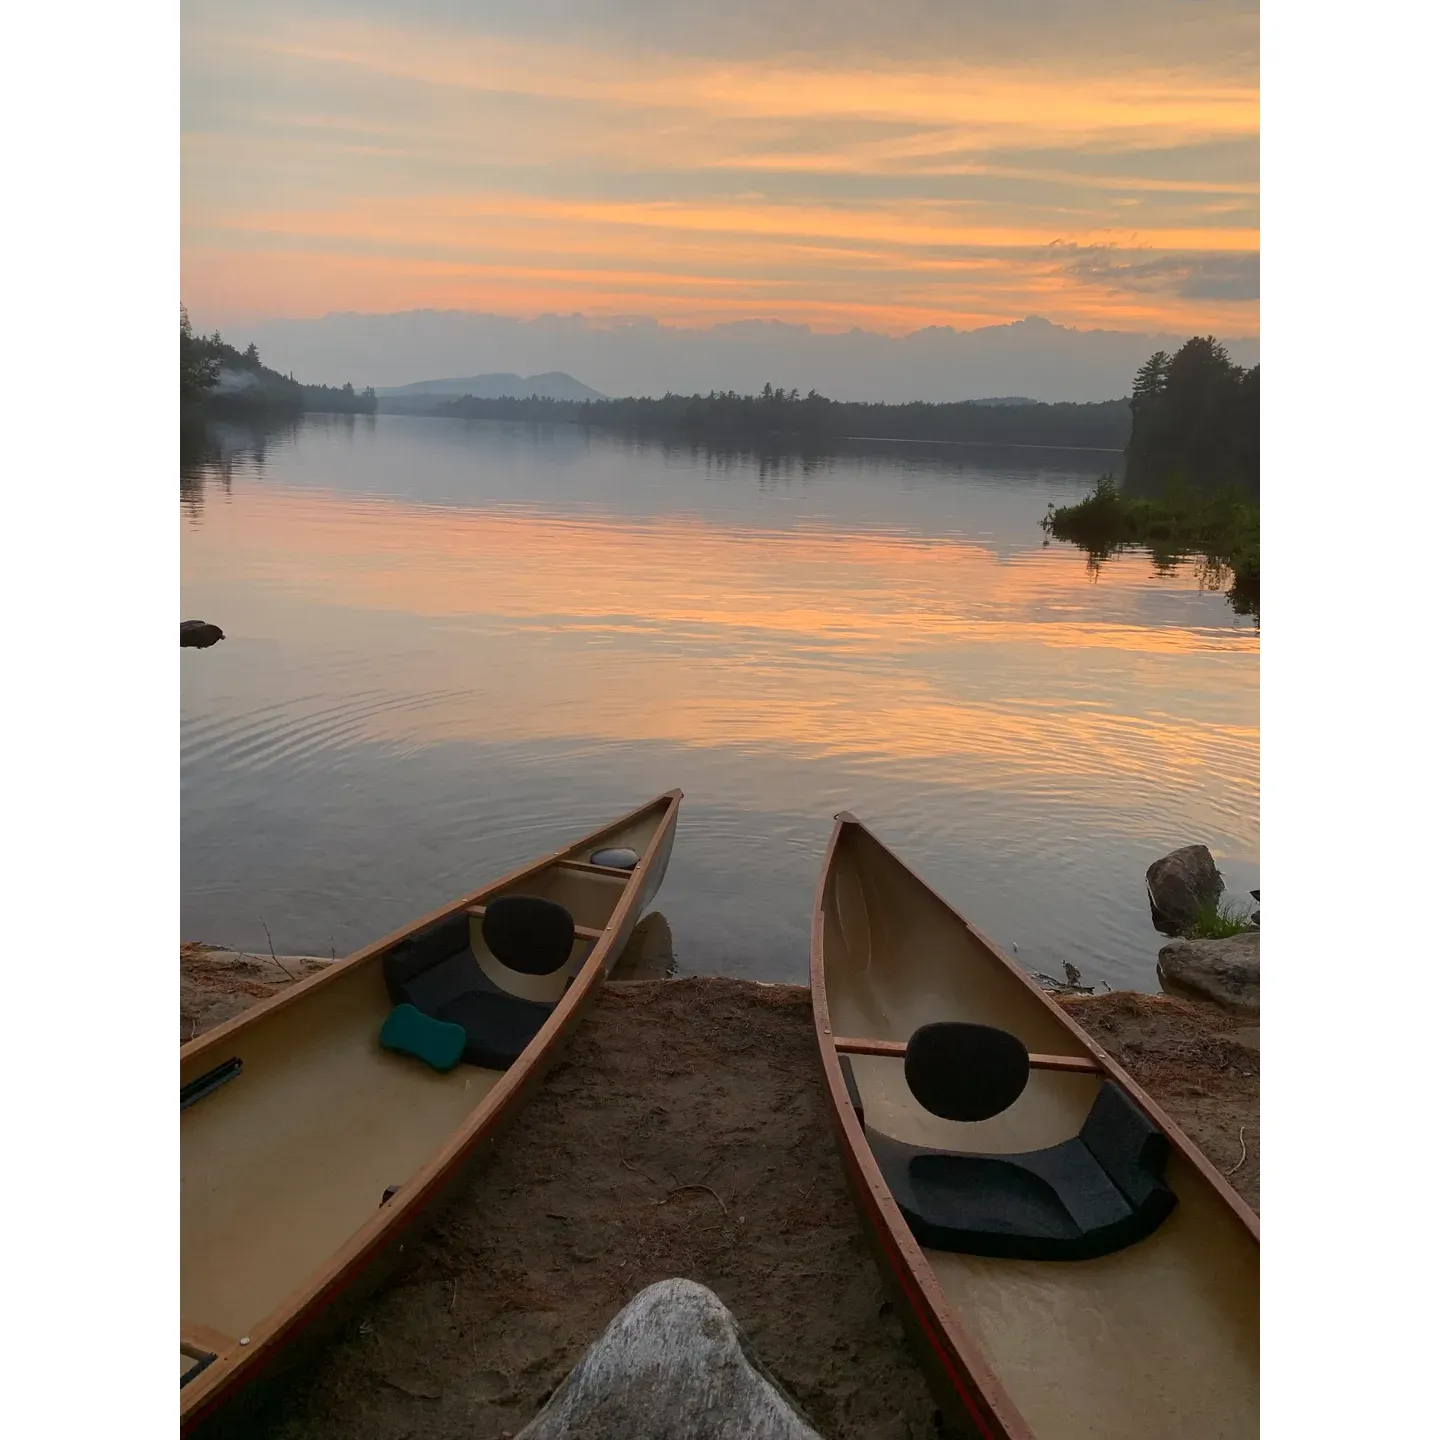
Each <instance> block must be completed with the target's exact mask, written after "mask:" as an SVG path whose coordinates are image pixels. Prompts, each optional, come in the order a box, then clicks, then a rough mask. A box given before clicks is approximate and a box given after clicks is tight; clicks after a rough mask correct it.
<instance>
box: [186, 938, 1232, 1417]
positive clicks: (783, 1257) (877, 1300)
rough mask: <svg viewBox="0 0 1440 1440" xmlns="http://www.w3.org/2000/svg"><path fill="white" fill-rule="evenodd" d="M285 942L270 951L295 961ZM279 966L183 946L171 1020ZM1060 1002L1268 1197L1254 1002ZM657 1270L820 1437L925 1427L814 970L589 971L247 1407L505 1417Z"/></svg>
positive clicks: (211, 1017) (196, 1022)
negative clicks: (419, 1230) (385, 1281)
mask: <svg viewBox="0 0 1440 1440" xmlns="http://www.w3.org/2000/svg"><path fill="white" fill-rule="evenodd" d="M656 918H658V917H656ZM662 923H663V922H662ZM662 940H663V937H660V938H659V939H657V933H656V930H655V928H654V927H653V926H652V927H651V928H650V929H649V930H648V931H646V932H645V933H643V934H641V933H638V932H637V937H636V941H634V942H632V949H633V951H634V956H638V955H640V954H641V952H642V951H643V952H644V953H646V954H647V955H648V957H649V960H650V962H651V963H650V965H649V967H648V968H649V969H650V970H651V971H652V973H653V970H654V968H655V964H656V963H657V956H658V957H660V959H662V960H663V955H662V953H661V952H662V951H663V949H664V947H663V944H662V943H661V941H662ZM217 954H218V955H220V957H221V958H219V959H217V958H215V957H216V956H217ZM634 956H632V958H634ZM298 958H300V957H284V956H282V957H280V960H281V962H283V963H284V967H285V968H288V969H290V970H296V971H298V969H299V968H300V967H299V965H298V964H297V959H298ZM311 963H312V964H314V965H319V964H321V963H323V962H322V961H320V960H314V961H312V962H311ZM246 965H252V966H256V967H258V968H256V969H253V970H247V969H244V968H241V967H243V966H246ZM275 967H276V962H273V961H271V959H270V957H269V956H268V955H267V956H266V957H264V959H263V961H262V960H261V959H260V958H259V957H254V956H250V957H240V958H239V959H236V958H234V957H231V956H228V955H227V954H226V953H225V952H215V951H213V950H209V949H208V948H207V947H188V954H187V953H186V952H182V957H181V974H182V1021H181V1035H182V1039H183V1038H188V1037H189V1033H190V1030H191V1029H192V1028H196V1029H197V1033H198V1031H199V1030H203V1029H205V1028H208V1026H209V1025H210V1024H214V1023H218V1021H219V1019H221V1018H224V1013H234V1011H235V1010H236V1009H240V1008H243V1007H244V1006H245V1005H247V1004H250V1003H253V1002H254V1000H255V999H258V998H261V996H260V995H259V994H258V993H254V992H255V991H257V990H262V991H267V992H268V993H273V991H274V989H275V988H278V986H279V985H283V984H285V983H288V981H286V979H285V978H284V975H283V973H281V970H280V969H278V968H275ZM642 968H643V967H642ZM662 973H663V968H662ZM1062 1003H1063V1004H1065V1005H1066V1007H1067V1009H1069V1010H1070V1012H1071V1013H1072V1014H1074V1015H1075V1016H1076V1018H1077V1019H1078V1020H1079V1021H1080V1023H1081V1024H1082V1025H1084V1026H1085V1027H1086V1028H1087V1029H1088V1030H1089V1031H1090V1033H1091V1034H1093V1035H1094V1036H1095V1038H1096V1039H1097V1040H1099V1041H1100V1042H1101V1043H1102V1044H1103V1045H1105V1046H1106V1047H1107V1048H1108V1049H1110V1050H1111V1051H1112V1053H1114V1054H1115V1055H1116V1056H1117V1058H1118V1059H1120V1061H1121V1062H1122V1063H1123V1064H1124V1065H1125V1066H1126V1067H1127V1068H1129V1069H1130V1070H1131V1072H1132V1073H1133V1074H1134V1075H1135V1077H1136V1078H1137V1080H1139V1082H1140V1083H1141V1084H1142V1085H1143V1086H1145V1087H1146V1088H1147V1089H1148V1090H1150V1092H1151V1093H1152V1094H1153V1095H1155V1097H1156V1098H1157V1099H1158V1100H1160V1102H1161V1103H1162V1104H1163V1105H1165V1107H1166V1108H1167V1109H1168V1110H1169V1111H1170V1113H1171V1114H1172V1115H1173V1116H1174V1118H1175V1119H1176V1120H1177V1122H1178V1123H1180V1124H1181V1125H1182V1126H1183V1127H1184V1128H1185V1129H1186V1130H1187V1131H1188V1132H1189V1133H1190V1134H1191V1135H1192V1137H1193V1138H1194V1139H1195V1140H1196V1142H1197V1143H1198V1144H1199V1145H1200V1147H1201V1149H1203V1150H1204V1151H1205V1152H1206V1153H1207V1154H1208V1155H1209V1157H1210V1158H1211V1160H1212V1161H1213V1162H1214V1163H1215V1164H1216V1165H1217V1166H1218V1167H1219V1168H1220V1169H1221V1170H1222V1171H1227V1170H1230V1169H1231V1168H1232V1167H1233V1166H1235V1164H1236V1161H1237V1160H1238V1159H1239V1156H1240V1133H1239V1132H1240V1127H1241V1126H1244V1127H1245V1161H1244V1163H1243V1164H1242V1165H1240V1166H1239V1168H1238V1169H1236V1170H1235V1173H1234V1174H1233V1175H1232V1176H1231V1179H1232V1182H1233V1183H1235V1184H1236V1185H1237V1188H1239V1189H1240V1190H1241V1193H1242V1194H1245V1195H1246V1197H1247V1198H1248V1199H1249V1200H1250V1201H1251V1203H1252V1204H1257V1205H1258V1199H1259V1130H1258V1096H1259V1053H1258V1033H1254V1034H1252V1032H1255V1030H1256V1027H1255V1026H1254V1024H1253V1022H1247V1021H1245V1020H1244V1019H1242V1018H1239V1017H1233V1016H1230V1015H1228V1014H1227V1013H1226V1012H1224V1011H1221V1010H1218V1009H1216V1008H1215V1007H1212V1006H1208V1005H1200V1004H1194V1003H1192V1002H1188V1001H1184V1000H1177V999H1171V998H1169V997H1164V996H1149V995H1135V994H1125V993H1117V994H1108V995H1098V996H1074V997H1067V998H1065V999H1064V1000H1063V1001H1062ZM1252 1044H1253V1047H1254V1048H1251V1047H1252ZM669 1276H685V1277H688V1278H690V1279H693V1280H698V1281H699V1282H700V1283H702V1284H704V1285H707V1286H709V1287H710V1288H711V1289H712V1290H714V1291H715V1293H716V1294H718V1295H719V1296H720V1298H721V1299H722V1300H723V1301H724V1302H725V1303H726V1304H727V1305H728V1306H729V1307H730V1308H731V1310H732V1311H733V1312H734V1313H735V1315H736V1316H737V1318H738V1319H739V1321H740V1323H741V1324H742V1325H743V1326H744V1327H745V1329H746V1330H747V1331H748V1332H749V1335H750V1337H751V1339H752V1340H753V1342H754V1345H755V1348H756V1350H757V1352H758V1354H759V1356H760V1358H761V1360H762V1361H763V1363H764V1364H765V1365H766V1366H767V1367H768V1368H769V1369H770V1370H771V1371H772V1373H774V1375H775V1376H776V1378H777V1379H778V1380H779V1381H780V1383H781V1384H782V1385H783V1386H784V1387H785V1389H786V1390H787V1391H788V1392H789V1393H790V1394H791V1395H792V1396H793V1397H794V1398H795V1400H796V1401H797V1402H798V1403H799V1405H800V1406H801V1407H802V1408H803V1410H804V1411H805V1413H806V1415H807V1417H808V1418H809V1419H810V1421H811V1422H812V1423H813V1424H814V1425H815V1426H816V1427H817V1428H818V1429H819V1430H820V1432H821V1433H822V1434H824V1435H826V1436H828V1437H832V1440H849V1437H857V1440H858V1437H865V1440H903V1437H910V1440H921V1437H936V1436H938V1435H939V1433H940V1432H939V1431H937V1430H936V1428H935V1420H934V1405H933V1402H932V1401H931V1400H930V1397H929V1395H928V1393H927V1391H926V1389H925V1386H924V1382H923V1380H922V1378H921V1375H920V1372H919V1370H918V1368H917V1367H916V1365H915V1362H914V1360H913V1359H912V1357H911V1355H910V1353H909V1351H908V1349H907V1347H906V1344H905V1341H904V1339H903V1336H902V1333H901V1330H900V1326H899V1323H898V1321H897V1319H896V1317H895V1316H894V1314H893V1313H892V1312H891V1309H890V1306H889V1304H888V1303H887V1301H886V1299H885V1295H884V1293H883V1291H882V1289H881V1285H880V1280H879V1276H878V1274H877V1272H876V1270H875V1267H874V1264H873V1262H872V1260H871V1258H870V1254H869V1251H868V1249H867V1246H866V1242H865V1239H864V1236H863V1234H862V1232H861V1229H860V1224H859V1221H858V1218H857V1217H856V1214H855V1211H854V1207H853V1204H852V1202H851V1200H850V1198H849V1195H848V1193H847V1191H846V1188H845V1183H844V1178H843V1173H842V1170H841V1165H840V1160H839V1156H838V1153H837V1151H836V1148H835V1144H834V1141H833V1138H832V1135H831V1131H830V1125H829V1121H828V1119H827V1118H826V1115H825V1111H824V1100H823V1095H822V1091H821V1084H820V1072H819V1067H818V1065H817V1064H816V1063H815V1055H814V1038H813V1030H812V1028H811V1021H810V1005H809V993H808V991H806V990H804V989H803V988H800V987H794V986H761V985H756V984H753V983H751V982H746V981H737V980H725V979H710V978H689V979H678V980H668V981H657V982H653V983H643V984H642V983H636V982H634V981H629V982H626V983H622V984H612V985H607V986H606V987H604V989H603V991H602V992H601V994H600V995H599V997H598V998H597V1000H596V1002H595V1004H594V1006H593V1007H592V1009H591V1011H590V1013H589V1015H587V1017H586V1018H585V1019H584V1021H582V1023H581V1026H580V1028H579V1029H578V1030H577V1032H576V1035H575V1038H574V1041H573V1043H572V1045H571V1047H570V1049H569V1051H568V1053H567V1055H566V1056H565V1057H564V1058H563V1059H562V1060H561V1061H560V1062H559V1063H558V1064H557V1066H556V1068H555V1069H554V1070H553V1071H552V1072H551V1074H550V1076H549V1078H548V1079H547V1080H546V1082H545V1084H544V1086H543V1087H542V1089H541V1090H540V1092H539V1093H538V1095H537V1096H536V1098H535V1100H534V1101H533V1102H532V1104H531V1105H530V1106H529V1108H528V1109H527V1110H526V1112H525V1114H524V1116H523V1117H522V1119H521V1120H520V1122H519V1124H518V1125H517V1127H516V1129H515V1130H514V1131H513V1132H512V1133H511V1136H510V1137H509V1138H508V1140H507V1142H506V1143H505V1144H503V1145H502V1146H501V1147H500V1149H499V1151H498V1152H497V1154H496V1156H495V1158H494V1160H493V1162H492V1163H491V1164H490V1165H489V1166H488V1167H487V1168H486V1169H485V1170H484V1171H483V1172H481V1173H480V1174H479V1175H477V1176H476V1177H475V1178H474V1179H473V1180H472V1181H471V1182H470V1184H469V1186H468V1187H467V1189H466V1190H465V1191H464V1192H463V1193H462V1194H461V1196H460V1198H459V1199H458V1200H457V1201H456V1203H455V1204H454V1206H453V1207H452V1208H451V1209H450V1210H449V1211H448V1212H447V1213H446V1215H445V1216H444V1217H443V1218H442V1220H441V1221H440V1223H439V1224H438V1225H437V1227H436V1228H435V1229H434V1230H432V1231H431V1232H430V1234H429V1235H427V1236H426V1237H425V1239H424V1240H423V1241H422V1242H421V1243H420V1244H419V1245H418V1246H415V1247H414V1253H413V1254H411V1255H408V1256H407V1257H406V1260H405V1263H404V1267H403V1269H402V1270H401V1272H400V1273H399V1275H398V1276H397V1277H396V1279H395V1280H394V1281H393V1283H392V1284H391V1285H390V1286H389V1287H388V1288H387V1289H385V1290H384V1291H383V1292H381V1293H380V1294H378V1295H377V1296H375V1297H374V1298H373V1299H372V1300H371V1301H370V1302H368V1304H367V1305H366V1306H365V1307H364V1308H363V1309H362V1311H361V1312H360V1313H359V1315H358V1317H357V1318H356V1319H355V1320H353V1321H352V1322H351V1324H350V1325H349V1327H348V1329H347V1330H346V1331H345V1332H344V1333H342V1334H341V1335H340V1336H339V1337H338V1338H337V1339H336V1340H335V1342H334V1343H333V1344H332V1345H330V1346H329V1347H328V1348H327V1349H326V1350H325V1351H324V1352H323V1354H322V1355H321V1356H320V1357H319V1358H318V1359H317V1360H316V1361H315V1362H314V1363H313V1364H312V1365H311V1366H310V1367H309V1368H308V1369H307V1370H305V1371H303V1372H302V1373H300V1374H299V1375H298V1376H297V1377H296V1378H295V1380H294V1381H293V1382H292V1383H291V1384H290V1385H289V1387H288V1388H287V1389H286V1391H285V1392H284V1394H283V1397H282V1399H281V1401H280V1404H279V1408H278V1410H277V1411H276V1413H275V1414H274V1415H272V1416H271V1417H270V1419H269V1421H268V1422H267V1423H266V1425H265V1426H264V1427H263V1430H262V1431H261V1432H259V1433H264V1434H268V1435H269V1436H272V1437H275V1440H329V1437H341V1436H344V1437H346V1440H401V1437H412V1440H439V1437H456V1440H458V1437H462V1436H463V1437H465V1440H501V1437H509V1436H511V1435H513V1434H514V1433H515V1432H516V1431H518V1430H519V1429H521V1428H522V1427H523V1425H524V1424H525V1423H526V1422H527V1421H528V1420H529V1419H530V1418H531V1417H532V1416H533V1415H534V1413H535V1411H536V1410H537V1409H538V1408H539V1406H540V1405H541V1404H542V1403H543V1401H544V1400H545V1398H546V1397H547V1396H548V1395H549V1393H550V1392H551V1390H552V1389H553V1388H554V1387H555V1386H556V1385H558V1384H559V1382H560V1381H561V1380H562V1379H563V1378H564V1376H565V1374H566V1373H567V1372H568V1371H569V1369H570V1367H571V1366H572V1365H574V1363H575V1362H576V1361H577V1360H578V1359H579V1358H580V1356H581V1355H582V1354H583V1353H584V1351H585V1349H586V1347H587V1346H588V1345H589V1344H590V1343H591V1341H592V1340H594V1339H595V1338H596V1336H598V1335H599V1333H600V1331H601V1330H602V1329H603V1328H604V1326H605V1325H606V1324H607V1323H608V1321H609V1320H610V1319H611V1317H612V1316H613V1315H614V1314H615V1312H616V1311H617V1310H619V1309H620V1308H621V1306H623V1305H624V1304H625V1302H626V1301H627V1300H629V1299H630V1298H631V1296H633V1295H634V1294H635V1293H636V1292H637V1291H638V1290H640V1289H641V1288H643V1287H644V1286H645V1285H648V1284H650V1283H651V1282H653V1281H656V1280H660V1279H664V1278H667V1277H669Z"/></svg>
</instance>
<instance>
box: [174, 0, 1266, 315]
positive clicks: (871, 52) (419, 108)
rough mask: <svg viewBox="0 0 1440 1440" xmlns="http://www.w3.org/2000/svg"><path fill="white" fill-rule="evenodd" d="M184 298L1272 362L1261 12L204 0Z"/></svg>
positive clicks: (257, 309) (186, 116) (618, 1)
mask: <svg viewBox="0 0 1440 1440" xmlns="http://www.w3.org/2000/svg"><path fill="white" fill-rule="evenodd" d="M182 27H183V28H182V42H183V78H182V85H183V89H182V104H183V151H182V158H183V195H182V224H183V233H182V244H183V252H182V253H183V262H182V263H183V271H182V275H183V296H184V299H185V300H186V302H187V303H188V304H189V306H190V307H191V309H192V311H194V312H195V313H196V314H197V316H198V317H201V318H202V319H203V320H204V321H206V322H210V321H213V322H215V323H224V322H225V321H234V320H242V319H252V318H260V317H273V316H285V315H293V316H303V315H320V314H323V313H325V312H327V311H331V310H362V311H394V310H405V309H411V308H418V307H436V308H459V309H467V310H480V311H492V312H496V313H499V314H504V315H512V316H525V317H528V316H534V315H538V314H543V313H548V312H563V313H570V312H583V313H585V314H587V315H592V316H615V315H649V316H655V317H658V318H661V319H664V320H668V321H671V322H685V323H698V324H707V323H713V322H715V321H720V320H728V319H741V318H752V317H763V318H777V319H785V320H791V321H800V322H806V323H808V324H810V325H812V326H814V327H816V328H817V329H824V330H843V329H849V328H850V327H851V326H856V325H858V326H863V327H864V328H866V329H872V330H880V331H886V332H889V333H903V332H906V331H910V330H914V329H916V328H919V327H921V326H925V325H953V326H956V327H957V328H969V327H972V326H976V325H987V324H993V323H996V322H998V321H1010V320H1015V319H1018V318H1020V317H1023V316H1025V315H1028V314H1040V315H1044V316H1046V317H1048V318H1049V319H1051V320H1054V321H1056V322H1059V323H1064V324H1069V325H1079V326H1083V327H1087V328H1089V327H1104V328H1107V329H1127V330H1145V331H1153V330H1168V331H1179V332H1193V331H1214V332H1215V333H1218V334H1225V335H1254V334H1256V333H1257V332H1258V329H1259V313H1258V282H1259V264H1258V247H1259V228H1258V227H1259V185H1258V180H1259V143H1258V130H1259V89H1258V58H1257V46H1258V19H1257V7H1256V6H1255V5H1254V4H1253V3H1249V0H979V3H975V0H884V3H876V0H796V3H791V4H788V5H783V6H775V5H770V4H763V5H762V4H759V3H756V0H729V3H726V4H723V5H716V4H713V3H695V0H527V3H524V4H518V3H514V0H505V3H489V0H480V3H462V0H418V3H407V4H404V5H401V4H398V3H382V0H293V3H288V4H286V5H284V6H280V5H275V4H271V3H267V0H260V3H257V4H253V5H250V6H247V7H240V6H236V5H234V4H226V5H221V4H218V3H215V0H187V3H186V5H185V6H184V9H183V12H182Z"/></svg>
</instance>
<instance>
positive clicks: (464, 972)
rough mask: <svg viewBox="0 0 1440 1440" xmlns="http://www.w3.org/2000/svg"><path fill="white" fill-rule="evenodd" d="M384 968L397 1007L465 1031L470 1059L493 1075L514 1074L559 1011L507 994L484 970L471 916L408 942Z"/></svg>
mask: <svg viewBox="0 0 1440 1440" xmlns="http://www.w3.org/2000/svg"><path fill="white" fill-rule="evenodd" d="M572 933H573V927H572ZM566 953H567V954H568V953H569V950H568V946H567V950H566ZM381 965H382V969H383V971H384V974H385V988H386V989H387V990H388V991H389V992H390V998H391V1000H393V1001H394V1002H395V1004H396V1005H413V1006H414V1007H415V1009H417V1010H418V1011H420V1013H421V1014H422V1015H428V1016H430V1017H431V1018H432V1019H434V1020H441V1021H445V1022H447V1023H448V1024H452V1025H459V1026H461V1027H462V1028H463V1029H464V1031H465V1053H464V1056H463V1058H464V1060H465V1061H466V1062H467V1063H468V1064H471V1065H481V1066H484V1067H485V1068H486V1069H487V1070H508V1069H509V1068H510V1066H511V1065H513V1064H514V1063H515V1061H516V1059H517V1058H518V1057H519V1055H520V1052H521V1051H522V1050H524V1048H525V1047H526V1046H527V1045H528V1044H529V1043H530V1041H531V1040H532V1039H534V1037H535V1034H536V1032H537V1031H538V1030H539V1029H540V1027H541V1026H542V1025H543V1024H544V1023H545V1021H546V1020H547V1019H548V1018H549V1016H550V1012H551V1011H552V1010H553V1009H554V1008H555V1007H554V1006H553V1005H550V1004H546V1003H545V1002H543V1001H539V1000H522V999H521V998H520V997H519V996H518V995H511V994H509V993H508V992H507V991H504V990H501V989H500V987H499V986H498V985H496V984H495V983H494V982H493V981H492V980H491V979H490V978H489V977H488V976H487V975H486V974H485V972H484V971H483V970H481V968H480V966H479V963H478V962H477V961H476V959H475V956H474V955H473V954H472V953H471V950H470V921H469V918H468V917H467V916H461V917H460V918H459V919H458V920H449V921H444V922H442V923H441V924H439V925H435V926H432V927H431V928H430V929H429V930H424V931H421V932H420V933H419V934H417V935H412V936H410V937H409V938H408V939H406V940H402V941H401V942H400V944H399V945H397V946H396V947H395V948H394V949H393V950H392V951H391V952H390V953H389V954H388V955H387V956H386V957H385V959H384V960H383V961H382V962H381Z"/></svg>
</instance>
